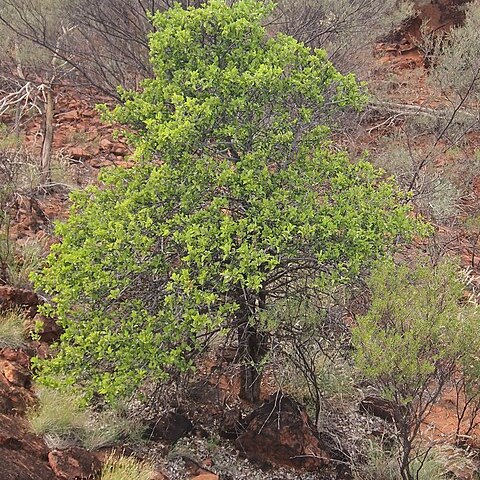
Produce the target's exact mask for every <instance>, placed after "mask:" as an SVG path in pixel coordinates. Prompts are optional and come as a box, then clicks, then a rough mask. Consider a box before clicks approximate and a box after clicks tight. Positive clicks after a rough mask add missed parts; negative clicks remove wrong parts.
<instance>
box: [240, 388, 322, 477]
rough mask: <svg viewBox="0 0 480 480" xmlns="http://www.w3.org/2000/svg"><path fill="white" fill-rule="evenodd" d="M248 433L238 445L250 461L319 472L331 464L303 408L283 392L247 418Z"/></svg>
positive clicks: (245, 433) (244, 434)
mask: <svg viewBox="0 0 480 480" xmlns="http://www.w3.org/2000/svg"><path fill="white" fill-rule="evenodd" d="M245 425H246V430H245V432H244V433H242V435H240V436H239V437H238V439H237V441H236V446H237V448H238V449H239V450H240V452H241V453H243V454H244V455H245V456H246V457H247V458H248V459H249V460H250V461H252V462H254V463H257V464H260V465H262V466H270V465H279V466H284V467H290V468H297V469H304V470H309V471H317V470H319V469H321V468H322V467H324V466H325V465H327V464H328V463H329V460H330V457H329V455H328V453H327V451H326V448H325V447H324V446H323V445H322V443H321V442H320V440H319V438H318V437H317V435H316V431H315V429H314V427H313V425H312V423H311V422H310V420H309V418H308V415H307V412H306V410H305V408H304V407H303V406H301V405H300V404H298V403H297V402H296V401H295V400H293V399H292V398H290V397H288V396H284V395H283V394H281V393H277V394H275V395H273V396H272V397H271V398H270V400H269V401H268V402H266V403H265V404H263V405H262V406H261V407H260V408H258V409H256V410H254V411H253V412H252V413H251V414H250V415H249V416H248V417H247V418H246V419H245Z"/></svg>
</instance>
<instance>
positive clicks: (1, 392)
mask: <svg viewBox="0 0 480 480" xmlns="http://www.w3.org/2000/svg"><path fill="white" fill-rule="evenodd" d="M1 379H3V380H4V381H1V382H0V414H2V415H22V414H23V413H25V412H26V411H27V408H28V407H30V406H32V405H33V404H34V397H33V394H32V392H30V391H29V390H27V389H24V388H14V387H12V386H11V385H10V384H9V383H8V382H7V380H6V379H5V377H4V376H3V375H0V380H1Z"/></svg>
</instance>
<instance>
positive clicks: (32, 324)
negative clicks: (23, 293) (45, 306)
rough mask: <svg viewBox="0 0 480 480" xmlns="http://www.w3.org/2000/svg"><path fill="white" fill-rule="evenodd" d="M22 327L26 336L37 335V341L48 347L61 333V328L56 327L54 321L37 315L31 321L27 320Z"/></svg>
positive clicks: (56, 324)
mask: <svg viewBox="0 0 480 480" xmlns="http://www.w3.org/2000/svg"><path fill="white" fill-rule="evenodd" d="M23 327H24V329H25V332H26V333H27V334H28V335H32V334H36V335H39V337H40V338H39V340H40V341H41V342H43V343H47V344H49V345H50V344H52V343H53V342H56V341H57V340H58V339H59V338H60V335H61V334H62V333H63V329H62V327H60V325H58V323H57V322H56V321H55V319H53V318H50V317H45V316H43V315H40V314H39V313H37V315H35V317H34V318H33V319H27V320H26V321H25V322H24V324H23ZM37 338H38V337H37Z"/></svg>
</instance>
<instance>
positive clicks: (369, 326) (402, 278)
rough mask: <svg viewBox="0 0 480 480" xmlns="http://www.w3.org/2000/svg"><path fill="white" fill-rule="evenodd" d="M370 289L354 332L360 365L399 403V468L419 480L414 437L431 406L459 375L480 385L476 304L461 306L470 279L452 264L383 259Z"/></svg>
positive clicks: (366, 374) (404, 475)
mask: <svg viewBox="0 0 480 480" xmlns="http://www.w3.org/2000/svg"><path fill="white" fill-rule="evenodd" d="M369 286H370V289H371V294H372V304H371V308H370V311H369V312H368V313H367V314H366V315H364V316H362V317H360V318H358V319H357V325H356V327H355V328H354V329H353V344H354V347H355V359H356V364H357V366H358V367H359V369H360V370H361V372H362V373H363V374H364V375H365V377H366V378H367V379H369V380H370V381H371V382H372V383H373V384H374V385H375V386H377V387H378V388H379V389H380V391H381V392H382V394H383V395H385V396H386V397H387V398H388V399H390V400H392V401H394V403H395V404H396V405H397V406H398V409H397V411H396V414H395V418H394V420H395V423H396V426H397V428H398V432H399V441H400V446H401V457H400V458H399V465H400V471H401V474H402V478H403V479H405V480H413V479H415V478H418V477H417V476H416V472H414V471H412V461H413V460H414V458H415V457H414V456H413V455H412V454H413V442H414V440H415V439H416V437H417V435H418V433H419V431H420V427H421V425H422V423H423V421H424V420H425V418H426V416H427V415H428V413H429V411H430V409H431V407H432V406H433V405H434V404H435V403H436V402H437V401H438V400H439V398H440V396H441V394H442V392H444V391H445V389H446V387H449V386H450V385H451V381H453V380H455V382H456V383H457V385H459V383H458V381H459V378H460V376H464V378H465V380H466V383H465V384H468V385H469V386H471V385H473V384H474V383H475V382H478V373H479V370H478V360H475V361H473V359H476V358H477V356H478V351H477V344H478V342H477V341H474V342H472V341H471V340H472V339H473V338H478V337H479V334H480V332H479V326H478V309H477V308H476V307H474V306H470V305H464V306H462V305H461V303H460V301H461V298H462V295H463V290H464V288H465V284H464V283H462V281H460V278H459V273H458V271H457V268H456V267H455V265H454V264H452V263H448V262H444V263H441V264H439V265H437V266H435V267H432V266H429V265H427V264H420V265H417V266H416V267H415V268H413V269H411V268H409V267H407V266H402V265H400V266H397V265H395V264H394V263H393V261H388V262H383V263H382V264H380V265H379V267H378V268H377V269H376V270H375V271H374V273H373V274H372V276H371V278H370V285H369ZM475 376H476V380H475V381H474V380H473V379H474V377H475ZM472 398H473V397H472ZM473 400H475V399H474V398H473ZM473 400H472V401H473ZM468 408H469V405H467V409H468ZM463 413H464V414H465V413H466V412H463ZM427 454H428V450H427ZM420 456H422V455H420ZM423 456H424V457H425V458H426V454H423Z"/></svg>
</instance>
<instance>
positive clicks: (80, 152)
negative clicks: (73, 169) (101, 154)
mask: <svg viewBox="0 0 480 480" xmlns="http://www.w3.org/2000/svg"><path fill="white" fill-rule="evenodd" d="M68 153H69V154H70V156H71V157H72V159H73V160H77V161H81V160H88V159H89V158H91V157H92V154H91V153H89V152H87V150H85V149H84V148H82V147H72V148H70V149H69V150H68Z"/></svg>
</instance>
